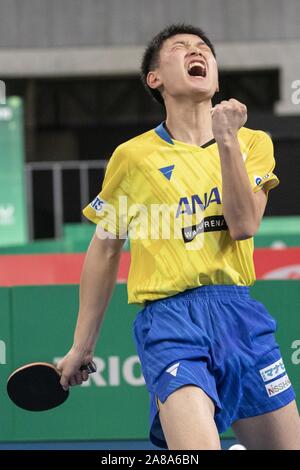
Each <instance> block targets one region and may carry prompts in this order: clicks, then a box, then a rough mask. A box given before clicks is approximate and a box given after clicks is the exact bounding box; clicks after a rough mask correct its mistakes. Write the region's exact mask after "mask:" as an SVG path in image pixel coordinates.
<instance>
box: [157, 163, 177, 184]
mask: <svg viewBox="0 0 300 470" xmlns="http://www.w3.org/2000/svg"><path fill="white" fill-rule="evenodd" d="M174 167H175V165H169V166H165V167H163V168H159V171H160V172H161V173H162V174H163V175H164V176H165V177H166V178H167V180H169V181H170V179H171V176H172V173H173V170H174Z"/></svg>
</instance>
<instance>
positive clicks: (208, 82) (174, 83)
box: [148, 34, 218, 101]
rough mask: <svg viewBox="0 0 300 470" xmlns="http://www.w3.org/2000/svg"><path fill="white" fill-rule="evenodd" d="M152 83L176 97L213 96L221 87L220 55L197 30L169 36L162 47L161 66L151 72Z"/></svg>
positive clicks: (200, 99)
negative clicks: (217, 58)
mask: <svg viewBox="0 0 300 470" xmlns="http://www.w3.org/2000/svg"><path fill="white" fill-rule="evenodd" d="M148 84H149V86H151V87H152V88H160V90H161V91H162V94H163V96H164V98H165V99H167V95H169V96H173V97H176V98H180V97H182V98H185V97H187V96H191V95H192V96H193V99H195V101H197V100H199V101H203V100H204V99H210V98H211V97H212V96H213V95H214V94H215V92H216V91H217V89H218V68H217V62H216V59H215V57H214V55H213V53H212V52H211V50H210V48H209V47H208V46H207V44H205V42H204V41H203V40H202V39H201V38H199V37H198V36H195V35H193V34H177V35H175V36H172V37H171V38H169V39H167V40H166V41H165V42H164V44H163V46H162V48H161V51H160V61H159V65H158V68H157V69H156V70H154V71H152V72H149V74H148Z"/></svg>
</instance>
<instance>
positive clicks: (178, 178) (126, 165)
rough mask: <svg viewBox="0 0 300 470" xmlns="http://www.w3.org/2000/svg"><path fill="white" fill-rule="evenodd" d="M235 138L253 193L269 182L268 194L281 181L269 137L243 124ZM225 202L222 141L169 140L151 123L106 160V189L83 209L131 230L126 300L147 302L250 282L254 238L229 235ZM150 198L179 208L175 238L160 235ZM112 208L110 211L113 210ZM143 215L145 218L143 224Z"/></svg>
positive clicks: (119, 230)
mask: <svg viewBox="0 0 300 470" xmlns="http://www.w3.org/2000/svg"><path fill="white" fill-rule="evenodd" d="M160 127H161V126H160ZM157 129H158V128H157ZM238 138H239V142H240V148H241V153H242V155H243V159H244V162H245V165H246V169H247V173H248V175H249V180H250V183H251V186H252V188H253V191H255V192H256V191H258V190H260V189H262V188H263V187H264V189H265V191H266V192H268V191H269V190H270V189H271V188H274V187H275V186H277V184H278V183H279V180H278V178H277V177H276V176H275V174H274V173H273V169H274V166H275V160H274V156H273V145H272V141H271V139H270V137H269V136H268V135H267V134H266V133H264V132H262V131H254V130H250V129H247V128H242V129H240V131H239V134H238ZM120 197H121V201H122V203H123V205H124V203H125V202H126V204H125V206H127V207H128V208H130V210H129V212H128V216H126V214H127V212H126V207H125V210H124V214H125V216H124V215H122V214H123V212H122V210H120V208H119V201H120ZM221 200H222V181H221V168H220V157H219V153H218V148H217V144H216V143H215V142H212V143H210V145H207V146H206V147H205V148H204V147H198V146H195V145H190V144H186V143H183V142H179V141H176V140H170V141H166V140H165V138H163V137H161V135H158V133H157V130H155V129H152V130H150V131H148V132H146V133H144V134H141V135H139V136H137V137H135V138H134V139H131V140H129V141H128V142H125V143H123V144H122V145H120V146H119V147H117V149H116V150H115V152H114V154H113V155H112V157H111V159H110V161H109V163H108V166H107V169H106V173H105V178H104V181H103V185H102V189H101V192H100V193H99V195H98V196H97V197H96V198H95V199H94V201H92V202H91V204H89V205H88V206H87V207H85V209H84V210H83V213H84V215H85V216H86V217H87V218H88V219H90V220H91V221H93V222H94V223H96V224H100V225H101V227H103V228H104V229H105V230H106V231H108V232H109V233H113V234H116V235H117V236H125V235H124V234H126V232H127V230H129V237H130V246H131V266H130V272H129V278H128V302H129V303H144V302H145V301H146V300H155V299H160V298H163V297H168V296H171V295H174V294H176V293H178V292H182V291H184V290H186V289H190V288H193V287H197V286H201V285H207V284H235V285H239V286H249V285H251V284H253V282H254V281H255V270H254V265H253V239H248V240H243V241H234V240H232V239H231V237H230V234H229V231H228V229H226V224H225V225H224V220H223V221H222V203H221ZM201 203H202V206H201ZM153 204H156V205H157V204H165V205H167V206H168V207H170V206H172V207H173V208H174V210H173V215H174V216H173V218H172V217H169V218H170V220H171V221H170V232H171V234H173V233H174V230H177V232H176V233H177V237H176V236H171V237H169V238H170V239H168V238H165V239H163V238H162V237H163V236H166V237H167V236H168V233H167V234H166V235H163V234H165V233H166V232H164V227H163V223H162V221H161V220H160V221H159V219H157V218H156V222H155V223H153V217H152V218H151V211H150V208H151V207H155V206H152V205H153ZM111 206H112V209H113V211H111V210H110V211H108V208H109V207H111ZM165 207H166V206H165ZM201 207H202V209H203V211H202V210H201ZM114 211H115V213H114ZM163 213H164V214H165V215H164V216H163V218H165V219H166V218H168V215H166V213H167V214H169V213H168V212H167V211H166V210H163ZM183 216H186V217H187V218H189V217H190V219H188V222H186V220H184V221H183V220H182V217H183ZM122 217H123V219H122ZM196 217H198V219H196ZM199 217H200V219H199ZM202 218H204V221H202V230H201V229H200V232H199V233H198V234H196V235H195V236H194V237H193V236H192V239H191V240H190V241H185V240H184V237H183V234H182V227H186V228H187V227H192V226H193V224H195V225H196V224H198V225H197V226H198V228H199V227H200V226H201V222H200V223H199V220H201V219H202ZM165 219H164V220H165ZM142 221H143V222H144V224H140V222H142ZM145 222H147V223H148V230H147V223H146V228H145ZM151 222H152V224H151ZM141 226H142V227H143V230H141V229H140V228H141ZM203 227H204V231H203ZM193 228H195V227H193ZM224 228H225V229H224ZM133 229H136V231H135V232H132V230H133ZM151 229H152V230H154V232H155V233H154V237H155V238H154V239H153V237H152V238H151V236H150V234H151ZM155 230H156V231H155ZM132 233H133V236H131V235H132ZM189 233H190V234H191V231H189ZM178 234H179V235H178ZM137 235H139V237H138V236H137ZM141 235H142V236H141Z"/></svg>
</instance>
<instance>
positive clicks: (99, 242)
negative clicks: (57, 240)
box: [57, 226, 124, 390]
mask: <svg viewBox="0 0 300 470" xmlns="http://www.w3.org/2000/svg"><path fill="white" fill-rule="evenodd" d="M99 229H100V230H101V228H100V227H99V226H98V228H97V231H98V230H99ZM123 243H124V240H123V239H118V238H105V237H101V238H98V237H97V236H96V234H95V235H94V237H93V238H92V241H91V243H90V246H89V248H88V251H87V254H86V257H85V261H84V265H83V270H82V274H81V280H80V302H79V313H78V319H77V325H76V329H75V334H74V343H73V345H72V347H71V349H70V351H69V352H68V353H67V354H66V356H65V357H64V358H63V359H62V360H61V361H60V362H59V363H58V366H57V368H58V370H59V371H60V372H61V380H60V383H61V385H62V387H63V388H64V389H66V390H67V389H68V388H69V385H80V384H81V383H82V381H85V380H87V379H88V373H87V371H86V370H83V371H80V370H79V369H80V367H81V366H82V365H85V364H88V363H89V362H91V360H92V357H93V351H94V348H95V344H96V341H97V337H98V333H99V330H100V327H101V324H102V321H103V318H104V314H105V310H106V307H107V304H108V302H109V300H110V297H111V294H112V291H113V288H114V285H115V282H116V278H117V273H118V266H119V260H120V255H121V251H122V246H123Z"/></svg>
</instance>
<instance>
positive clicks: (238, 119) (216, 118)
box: [211, 98, 247, 142]
mask: <svg viewBox="0 0 300 470" xmlns="http://www.w3.org/2000/svg"><path fill="white" fill-rule="evenodd" d="M211 115H212V130H213V134H214V138H215V139H216V141H217V142H218V141H222V140H223V139H226V138H227V137H235V136H236V134H237V132H238V130H239V129H240V128H241V127H242V126H243V125H244V124H245V122H246V121H247V107H246V106H245V105H244V104H243V103H240V102H239V101H237V100H235V99H234V98H231V99H230V100H229V101H221V103H219V104H217V105H216V106H215V107H214V108H212V110H211Z"/></svg>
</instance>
